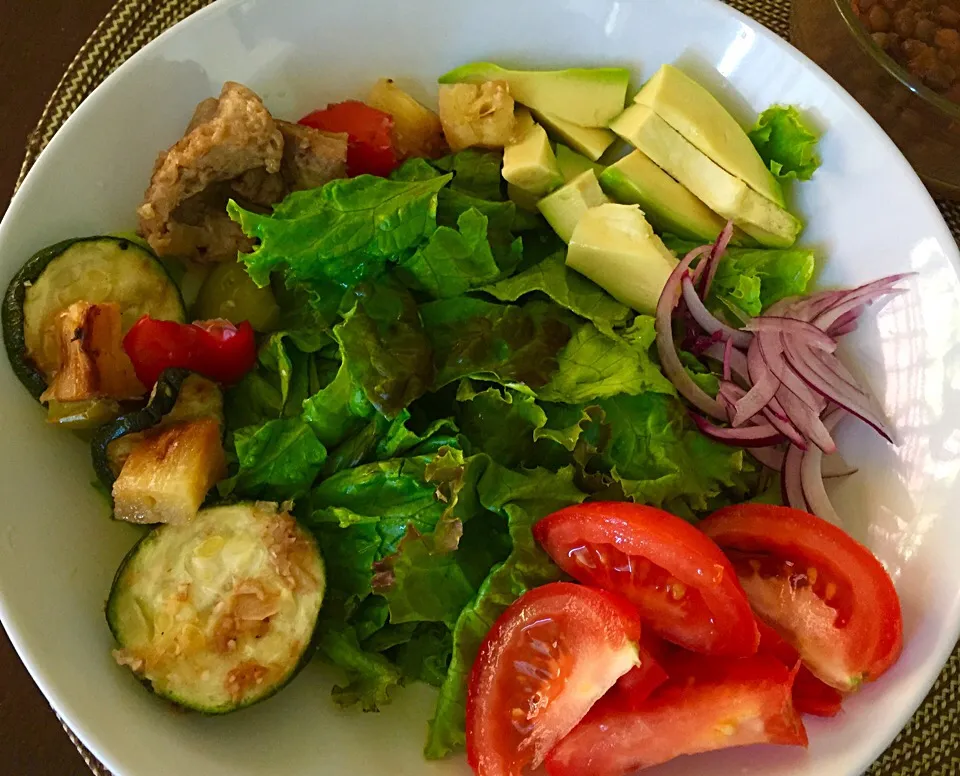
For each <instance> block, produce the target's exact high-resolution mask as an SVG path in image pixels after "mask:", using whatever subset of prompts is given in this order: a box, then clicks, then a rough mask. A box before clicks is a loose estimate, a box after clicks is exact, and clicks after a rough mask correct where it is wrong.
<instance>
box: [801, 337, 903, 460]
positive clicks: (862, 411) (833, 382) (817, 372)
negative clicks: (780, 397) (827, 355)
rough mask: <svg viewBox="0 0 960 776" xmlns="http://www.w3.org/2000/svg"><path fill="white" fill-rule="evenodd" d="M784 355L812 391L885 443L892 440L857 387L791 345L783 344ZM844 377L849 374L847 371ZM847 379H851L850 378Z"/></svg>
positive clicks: (864, 394) (809, 353)
mask: <svg viewBox="0 0 960 776" xmlns="http://www.w3.org/2000/svg"><path fill="white" fill-rule="evenodd" d="M786 356H787V359H788V360H789V361H790V362H791V363H792V364H793V365H794V368H795V369H796V371H797V373H798V374H799V375H800V376H801V377H802V378H803V380H804V381H805V382H806V383H807V384H808V385H809V386H810V387H811V388H813V390H815V391H816V392H817V393H819V394H821V395H822V396H824V397H825V398H827V399H829V400H830V401H832V402H834V403H835V404H838V405H840V406H841V407H843V409H845V410H846V411H847V412H849V413H850V414H852V415H856V416H857V417H858V418H860V419H861V420H862V421H864V422H865V423H867V424H868V425H870V426H872V427H873V428H874V429H875V430H876V431H877V433H878V434H880V435H881V436H883V437H884V438H885V439H887V440H888V441H890V442H892V441H893V435H892V433H891V431H890V430H889V428H888V427H887V424H886V423H885V422H884V420H883V418H882V417H880V416H879V415H878V414H877V412H875V411H874V408H873V406H872V405H873V404H875V402H874V401H873V400H872V399H871V398H870V396H869V395H868V394H867V393H865V392H864V391H863V390H862V389H861V388H859V387H858V386H856V385H851V384H850V383H848V382H847V381H846V380H844V379H842V378H841V377H840V376H839V375H837V374H836V373H833V372H831V371H830V370H829V369H828V367H827V366H826V364H824V362H823V361H821V360H820V359H818V358H816V357H815V356H814V355H813V354H812V353H811V352H810V351H809V350H805V349H804V348H802V347H800V346H799V345H797V344H795V343H788V344H787V352H786ZM836 363H837V364H839V363H840V362H839V361H837V362H836ZM847 374H848V375H849V372H847ZM850 377H851V378H852V375H850ZM801 430H802V429H801ZM827 452H830V451H829V450H828V451H827Z"/></svg>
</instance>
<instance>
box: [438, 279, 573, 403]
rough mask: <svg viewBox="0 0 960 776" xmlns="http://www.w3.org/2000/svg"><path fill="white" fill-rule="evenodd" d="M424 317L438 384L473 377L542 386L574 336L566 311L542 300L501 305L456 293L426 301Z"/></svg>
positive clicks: (441, 384)
mask: <svg viewBox="0 0 960 776" xmlns="http://www.w3.org/2000/svg"><path fill="white" fill-rule="evenodd" d="M420 316H421V318H422V319H423V326H424V330H425V331H426V333H427V336H428V337H429V338H430V340H431V342H432V344H433V351H434V359H435V363H436V366H437V377H436V383H435V386H436V387H441V386H444V385H446V384H447V383H450V382H453V381H455V380H459V379H460V378H462V377H471V376H474V377H487V378H489V379H492V380H495V381H497V382H522V383H526V384H527V385H529V386H531V387H536V388H539V387H541V386H543V385H544V384H546V383H547V382H548V381H549V379H550V376H551V375H552V374H553V372H554V371H555V370H556V368H557V354H558V352H559V351H560V349H561V348H563V346H564V345H566V344H567V341H568V340H569V338H570V327H569V325H568V323H567V319H568V314H567V313H566V312H565V311H563V310H561V309H560V308H558V307H556V306H555V305H552V304H547V303H544V302H528V303H527V304H525V305H523V306H520V305H498V304H493V303H491V302H486V301H484V300H482V299H473V298H469V297H454V298H452V299H442V300H438V301H436V302H430V303H428V304H425V305H423V306H422V307H421V308H420Z"/></svg>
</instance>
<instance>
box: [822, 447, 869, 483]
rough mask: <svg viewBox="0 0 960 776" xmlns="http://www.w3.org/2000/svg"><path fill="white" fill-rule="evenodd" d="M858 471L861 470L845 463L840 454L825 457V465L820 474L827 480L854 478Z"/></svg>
mask: <svg viewBox="0 0 960 776" xmlns="http://www.w3.org/2000/svg"><path fill="white" fill-rule="evenodd" d="M858 471H860V470H859V469H857V468H856V467H854V466H851V465H850V464H848V463H847V462H846V461H844V460H843V458H842V457H841V456H840V454H839V453H834V454H833V455H825V456H823V465H822V466H821V467H820V473H821V474H822V475H823V478H824V479H825V480H835V479H840V478H841V477H852V476H853V475H854V474H856V473H857V472H858Z"/></svg>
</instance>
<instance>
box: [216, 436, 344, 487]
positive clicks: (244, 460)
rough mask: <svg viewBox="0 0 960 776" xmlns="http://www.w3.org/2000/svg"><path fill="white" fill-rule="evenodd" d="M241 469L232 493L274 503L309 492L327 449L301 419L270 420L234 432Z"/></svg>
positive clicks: (325, 456) (324, 458)
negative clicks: (270, 500) (274, 501)
mask: <svg viewBox="0 0 960 776" xmlns="http://www.w3.org/2000/svg"><path fill="white" fill-rule="evenodd" d="M233 442H234V445H235V447H236V451H237V459H238V461H239V464H240V470H239V472H238V473H237V478H236V484H235V486H234V492H235V493H236V494H237V495H240V496H244V497H258V498H269V499H272V500H276V501H282V500H287V499H294V498H297V497H298V496H300V495H302V494H304V493H306V492H307V490H309V488H310V486H311V485H312V484H313V481H314V480H315V479H316V478H317V475H318V474H319V473H320V469H321V467H322V466H323V462H324V461H325V460H326V458H327V449H326V448H325V447H324V446H323V445H322V444H321V443H320V441H319V440H318V439H317V437H316V435H315V434H314V433H313V430H312V429H311V428H310V426H308V425H307V424H306V423H304V422H303V421H302V420H301V419H300V418H283V419H280V420H270V421H267V422H266V423H264V424H263V425H261V426H248V427H246V428H239V429H237V430H236V431H234V434H233Z"/></svg>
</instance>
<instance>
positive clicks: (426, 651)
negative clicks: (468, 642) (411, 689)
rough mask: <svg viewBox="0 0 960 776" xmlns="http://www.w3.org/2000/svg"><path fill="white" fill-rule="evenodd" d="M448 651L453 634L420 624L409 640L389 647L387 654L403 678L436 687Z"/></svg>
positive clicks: (447, 661) (443, 673) (440, 681)
mask: <svg viewBox="0 0 960 776" xmlns="http://www.w3.org/2000/svg"><path fill="white" fill-rule="evenodd" d="M398 627H405V626H398ZM452 652H453V634H452V633H451V632H450V631H449V630H448V629H447V628H446V627H444V626H443V625H440V624H437V623H420V624H418V625H416V626H415V628H414V629H413V630H412V634H411V636H410V638H409V640H407V641H405V642H403V643H401V644H399V645H398V646H397V647H396V648H395V649H392V650H390V656H391V658H392V659H393V661H394V662H395V663H396V665H397V667H398V668H399V669H400V672H401V673H402V674H403V676H404V677H405V678H406V679H408V680H412V681H417V682H426V683H427V684H430V685H433V686H434V687H439V686H440V685H441V684H443V680H444V678H445V677H446V675H447V667H448V666H449V665H450V656H451V653H452Z"/></svg>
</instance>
